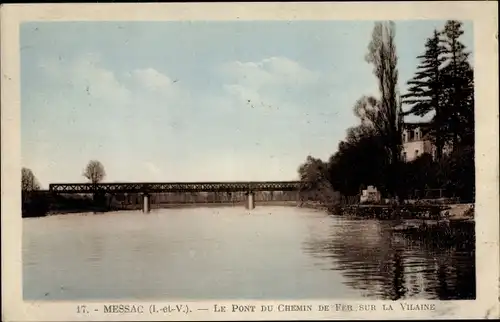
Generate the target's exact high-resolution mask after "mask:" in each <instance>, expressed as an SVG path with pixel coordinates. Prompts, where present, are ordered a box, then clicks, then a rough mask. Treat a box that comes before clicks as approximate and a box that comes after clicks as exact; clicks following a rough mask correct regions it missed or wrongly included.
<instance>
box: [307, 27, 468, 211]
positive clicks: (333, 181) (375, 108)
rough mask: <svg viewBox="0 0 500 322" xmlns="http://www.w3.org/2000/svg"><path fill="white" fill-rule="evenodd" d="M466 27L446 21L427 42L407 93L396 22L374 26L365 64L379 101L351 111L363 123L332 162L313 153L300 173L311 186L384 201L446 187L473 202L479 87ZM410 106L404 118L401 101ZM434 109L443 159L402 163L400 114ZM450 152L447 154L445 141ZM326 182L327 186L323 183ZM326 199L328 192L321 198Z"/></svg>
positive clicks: (434, 136) (434, 131)
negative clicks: (371, 189)
mask: <svg viewBox="0 0 500 322" xmlns="http://www.w3.org/2000/svg"><path fill="white" fill-rule="evenodd" d="M461 28H462V24H461V23H460V22H457V21H448V22H447V23H446V25H445V28H444V31H443V32H439V31H434V33H433V35H432V36H431V37H430V38H428V39H427V42H426V48H425V52H424V54H422V55H420V56H418V58H419V59H420V64H419V66H418V67H417V69H418V71H417V73H416V75H415V76H414V77H413V78H412V79H411V80H410V81H409V82H408V84H409V85H410V87H409V89H408V93H407V94H405V95H403V96H402V97H401V98H400V97H399V94H398V89H397V81H398V71H397V55H396V49H395V45H394V36H395V30H394V25H393V23H391V22H390V23H376V24H375V27H374V29H373V34H372V40H371V42H370V44H369V47H368V55H367V56H366V60H367V61H368V62H369V63H371V64H372V65H373V67H374V69H373V72H374V74H375V76H376V77H377V81H378V87H379V92H380V97H379V98H375V97H368V96H362V97H361V98H360V99H359V100H358V101H357V102H356V104H355V106H354V113H355V115H356V116H357V117H358V118H359V119H360V124H359V125H358V126H355V127H351V128H349V129H348V130H347V133H346V134H347V135H346V138H345V140H344V141H341V142H340V143H339V145H338V149H337V152H336V153H335V154H333V155H332V156H331V157H330V158H329V160H328V162H327V163H324V162H323V161H321V160H319V159H315V158H313V157H311V156H309V157H308V158H307V160H306V162H305V163H304V164H303V165H302V166H301V167H300V168H299V174H300V178H301V180H304V181H313V182H315V185H313V189H316V190H317V191H319V190H320V189H323V190H325V187H327V188H329V189H330V190H336V191H339V192H340V193H342V194H343V195H346V196H353V195H357V194H358V193H359V192H360V190H361V189H363V188H365V187H366V186H368V185H374V186H376V187H377V188H378V189H379V190H380V191H381V192H382V194H383V195H384V196H387V197H390V196H399V197H402V198H408V197H411V196H412V194H413V193H414V191H415V190H421V191H422V190H426V189H443V190H444V193H445V195H447V196H448V197H452V196H455V197H459V198H460V199H461V200H469V201H472V200H474V193H475V182H474V181H475V166H474V83H473V70H472V68H471V66H470V64H469V63H468V62H467V58H468V55H469V54H468V53H467V52H466V51H465V47H464V46H463V45H462V44H461V43H460V41H459V37H460V36H461V35H462V34H463V31H462V29H461ZM403 102H404V103H406V104H409V105H410V109H409V110H408V111H407V112H405V113H403V111H402V103H403ZM431 111H433V112H435V114H434V117H433V120H432V122H431V124H430V130H429V132H428V133H425V134H428V135H430V137H431V140H432V141H433V143H434V144H435V145H436V146H437V147H439V148H438V158H436V159H433V157H432V156H431V155H429V154H423V155H421V156H420V157H419V158H417V159H416V160H413V161H412V162H402V160H401V159H400V158H401V148H402V133H401V132H402V128H403V126H404V124H403V116H404V115H408V114H415V115H419V116H422V115H425V114H427V113H429V112H431ZM448 142H451V143H453V145H452V146H453V150H452V153H451V154H448V155H443V154H442V153H440V152H441V150H442V149H443V147H444V146H445V144H446V143H448ZM325 183H326V184H325ZM318 194H319V195H320V197H321V196H323V195H325V193H318Z"/></svg>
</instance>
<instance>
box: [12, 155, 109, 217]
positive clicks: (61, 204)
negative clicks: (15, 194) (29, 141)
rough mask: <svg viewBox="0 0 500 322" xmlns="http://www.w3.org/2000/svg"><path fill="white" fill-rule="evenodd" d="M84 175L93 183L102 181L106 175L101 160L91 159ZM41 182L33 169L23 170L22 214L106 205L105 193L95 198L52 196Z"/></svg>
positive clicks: (26, 215) (31, 215) (41, 214)
mask: <svg viewBox="0 0 500 322" xmlns="http://www.w3.org/2000/svg"><path fill="white" fill-rule="evenodd" d="M82 175H83V176H84V177H85V178H87V179H88V180H89V181H90V182H91V183H93V184H96V183H99V182H101V181H102V180H103V179H104V177H105V176H106V172H105V170H104V166H103V165H102V163H101V162H100V161H97V160H91V161H89V163H88V164H87V166H86V167H85V169H84V171H83V173H82ZM40 189H41V187H40V183H39V182H38V180H37V178H36V177H35V175H34V173H33V171H32V170H31V169H28V168H22V170H21V193H22V216H23V217H40V216H45V215H46V214H47V213H48V212H49V210H50V209H53V210H54V211H66V210H70V211H74V210H82V211H84V210H88V209H94V208H95V206H96V205H98V206H101V208H102V206H103V205H105V203H106V200H105V196H103V195H94V196H93V198H89V197H86V196H79V195H76V196H71V197H68V196H61V195H58V196H52V195H51V194H49V193H48V192H47V191H41V190H40Z"/></svg>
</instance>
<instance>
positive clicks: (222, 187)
mask: <svg viewBox="0 0 500 322" xmlns="http://www.w3.org/2000/svg"><path fill="white" fill-rule="evenodd" d="M308 186H309V184H308V183H307V182H303V181H247V182H241V181H240V182H120V183H116V182H115V183H95V184H93V183H52V184H50V185H49V191H50V192H51V193H55V194H82V193H92V194H98V193H101V194H114V193H115V194H118V193H137V194H140V195H142V211H143V212H149V211H150V210H151V198H150V195H151V194H152V193H162V192H244V193H245V196H246V199H245V207H246V208H248V209H253V208H255V198H254V196H255V195H254V194H255V192H257V191H269V192H273V191H300V190H302V189H307V187H308Z"/></svg>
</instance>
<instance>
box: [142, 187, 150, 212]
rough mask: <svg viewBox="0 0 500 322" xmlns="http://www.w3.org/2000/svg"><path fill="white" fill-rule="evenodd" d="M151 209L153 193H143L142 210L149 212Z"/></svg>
mask: <svg viewBox="0 0 500 322" xmlns="http://www.w3.org/2000/svg"><path fill="white" fill-rule="evenodd" d="M150 211H151V195H150V194H149V193H147V192H145V193H143V194H142V212H144V213H148V212H150Z"/></svg>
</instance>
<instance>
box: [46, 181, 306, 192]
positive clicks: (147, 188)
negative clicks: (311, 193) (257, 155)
mask: <svg viewBox="0 0 500 322" xmlns="http://www.w3.org/2000/svg"><path fill="white" fill-rule="evenodd" d="M306 185H307V184H306V183H305V182H302V181H249V182H164V183H161V182H136V183H132V182H128V183H98V184H92V183H53V184H50V185H49V191H51V192H57V193H93V192H107V193H112V192H115V193H144V192H150V193H154V192H238V191H294V190H300V189H301V188H303V187H305V186H306Z"/></svg>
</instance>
